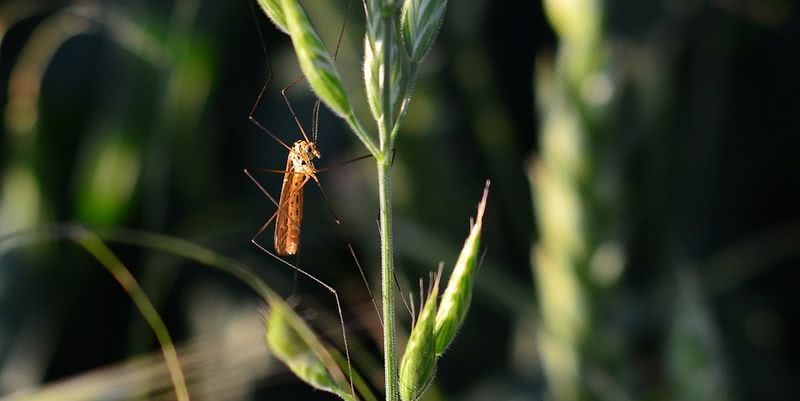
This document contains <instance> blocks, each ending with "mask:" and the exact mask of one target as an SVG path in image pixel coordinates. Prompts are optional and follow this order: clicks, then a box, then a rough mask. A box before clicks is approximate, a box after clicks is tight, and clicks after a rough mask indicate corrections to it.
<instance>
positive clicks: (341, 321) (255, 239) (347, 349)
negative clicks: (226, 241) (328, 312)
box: [245, 170, 355, 397]
mask: <svg viewBox="0 0 800 401" xmlns="http://www.w3.org/2000/svg"><path fill="white" fill-rule="evenodd" d="M245 173H246V174H247V176H248V177H250V178H251V179H252V180H253V182H254V183H255V184H256V186H258V188H259V189H260V190H261V192H263V193H264V194H265V195H267V196H268V197H269V198H270V199H271V200H272V201H273V202H275V200H274V198H273V197H272V195H270V194H269V191H267V190H266V188H264V187H263V186H262V185H261V184H260V183H259V182H258V181H257V180H256V179H255V178H254V177H253V176H252V175H251V174H250V173H249V172H248V171H247V170H245ZM305 182H308V179H306V181H305ZM305 182H304V183H305ZM296 190H298V191H302V190H303V185H300V186H299V187H298V188H297V189H296ZM281 206H284V207H285V205H279V206H278V209H277V210H276V211H275V213H273V214H272V216H271V217H270V218H269V219H268V220H267V222H266V223H264V225H262V226H261V229H259V230H258V232H257V233H256V234H255V235H254V236H253V238H251V239H250V242H252V243H253V244H254V245H255V246H256V247H258V249H260V250H262V251H263V252H264V253H266V254H267V255H270V256H272V257H273V258H275V259H276V260H278V261H279V262H281V263H283V264H285V265H287V266H289V267H291V268H292V269H294V271H295V272H297V273H300V274H302V275H304V276H306V277H308V278H310V279H311V280H313V281H315V282H316V283H317V284H319V285H321V286H322V287H324V288H325V289H327V290H328V291H330V292H331V293H332V294H333V297H334V299H335V300H336V310H337V312H338V313H339V324H340V325H341V326H342V341H344V353H345V357H346V358H347V369H348V377H349V379H350V392H351V393H352V394H353V397H355V388H354V386H353V367H352V365H351V363H350V347H349V346H348V344H347V331H346V330H345V328H344V314H343V313H342V303H341V302H340V301H339V293H338V292H337V291H336V289H334V288H333V287H332V286H330V285H329V284H328V283H326V282H324V281H322V280H321V279H319V278H317V277H316V276H314V275H313V274H311V273H309V272H307V271H305V270H303V269H301V268H299V267H297V266H295V265H294V264H292V263H291V262H289V261H287V260H286V259H284V258H282V257H280V256H278V255H277V254H275V253H273V252H271V251H270V250H269V249H267V248H266V247H265V246H263V245H261V243H259V242H258V237H260V236H261V234H263V233H264V231H266V230H267V228H268V227H269V225H270V224H272V222H273V221H275V218H276V217H277V216H278V213H280V211H281Z"/></svg>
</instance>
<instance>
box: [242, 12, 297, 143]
mask: <svg viewBox="0 0 800 401" xmlns="http://www.w3.org/2000/svg"><path fill="white" fill-rule="evenodd" d="M250 10H251V11H252V12H251V14H253V21H254V22H255V25H256V31H258V39H259V41H260V42H261V50H263V51H264V58H265V62H264V70H265V73H266V75H267V79H266V82H265V83H264V86H263V87H261V91H260V92H258V97H256V101H255V103H254V104H253V107H252V108H251V109H250V114H248V115H247V119H248V120H250V122H251V123H253V124H254V125H255V126H256V127H258V128H259V129H261V131H264V132H265V133H267V135H269V136H271V137H272V139H274V140H276V141H277V142H278V143H280V144H281V145H282V146H283V147H284V148H286V149H287V150H291V149H292V148H290V147H289V145H287V144H286V143H285V142H283V141H282V140H281V139H280V138H278V137H277V136H276V135H275V134H273V133H272V132H271V131H270V130H268V129H267V128H266V127H264V126H263V125H261V123H260V122H259V121H258V120H256V118H255V117H253V114H255V112H256V109H257V108H258V105H259V104H260V103H261V98H262V97H264V93H266V91H267V87H268V86H269V84H270V82H272V67H271V66H270V62H269V52H268V51H267V45H266V43H264V33H263V32H262V31H261V25H259V23H258V18H256V11H255V7H254V6H253V3H252V2H250Z"/></svg>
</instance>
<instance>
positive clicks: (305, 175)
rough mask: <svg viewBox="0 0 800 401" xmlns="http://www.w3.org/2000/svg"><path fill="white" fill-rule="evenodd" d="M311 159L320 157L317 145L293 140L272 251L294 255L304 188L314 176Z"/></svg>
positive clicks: (298, 238)
mask: <svg viewBox="0 0 800 401" xmlns="http://www.w3.org/2000/svg"><path fill="white" fill-rule="evenodd" d="M314 158H317V159H319V158H321V156H320V154H319V151H318V150H317V146H316V144H315V143H314V142H311V141H308V140H305V139H301V140H299V141H297V142H295V143H294V144H293V145H292V149H291V150H290V151H289V156H288V157H287V158H286V170H285V171H286V172H285V173H284V175H283V185H282V186H281V197H280V200H279V201H278V217H277V220H276V221H275V252H277V253H278V254H279V255H294V254H296V253H297V248H298V247H299V246H300V224H301V223H302V222H303V187H304V186H305V185H306V183H307V182H308V180H310V179H314V180H316V178H317V177H316V172H317V169H316V167H314Z"/></svg>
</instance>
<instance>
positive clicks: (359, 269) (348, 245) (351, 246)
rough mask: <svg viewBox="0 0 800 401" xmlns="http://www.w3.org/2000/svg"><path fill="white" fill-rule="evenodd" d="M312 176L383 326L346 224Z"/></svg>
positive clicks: (317, 180)
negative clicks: (349, 237) (345, 226)
mask: <svg viewBox="0 0 800 401" xmlns="http://www.w3.org/2000/svg"><path fill="white" fill-rule="evenodd" d="M311 177H312V178H313V179H314V182H315V183H316V184H317V188H319V191H320V192H321V193H322V197H323V198H325V203H327V205H328V211H330V213H331V216H333V220H334V221H335V222H336V225H337V226H339V230H340V231H341V233H342V236H343V237H344V240H345V242H346V243H347V250H348V251H350V256H352V257H353V261H355V262H356V267H358V272H359V273H360V274H361V279H362V280H363V281H364V286H365V287H366V288H367V293H368V294H369V298H370V300H371V301H372V306H374V307H375V313H376V314H377V316H378V322H379V323H380V324H381V327H383V319H382V318H381V311H380V308H378V303H377V302H376V301H375V296H373V295H372V289H371V288H370V286H369V281H368V280H367V276H366V274H364V268H362V267H361V262H359V261H358V257H357V256H356V251H355V250H354V249H353V245H352V244H350V240H349V239H348V236H347V232H346V231H345V228H344V225H343V224H342V221H341V220H340V219H339V216H338V215H337V214H336V212H335V211H334V210H333V205H332V203H331V200H330V198H329V197H328V193H327V192H326V191H325V189H324V188H323V187H322V183H320V182H319V179H318V178H317V177H316V176H314V175H312V176H311Z"/></svg>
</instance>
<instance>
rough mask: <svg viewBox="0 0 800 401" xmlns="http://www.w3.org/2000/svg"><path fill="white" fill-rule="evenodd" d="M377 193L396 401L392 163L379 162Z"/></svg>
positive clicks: (389, 390) (389, 379) (388, 372)
mask: <svg viewBox="0 0 800 401" xmlns="http://www.w3.org/2000/svg"><path fill="white" fill-rule="evenodd" d="M377 165H378V193H379V203H380V226H381V262H382V263H381V287H382V289H383V349H384V355H385V356H384V358H385V362H384V373H385V377H386V401H396V400H397V394H398V391H399V389H398V387H397V386H398V376H397V344H396V340H395V322H394V282H393V281H392V277H394V263H393V251H394V249H393V245H392V202H391V195H392V177H391V160H390V159H388V158H384V159H382V160H378V162H377Z"/></svg>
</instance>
